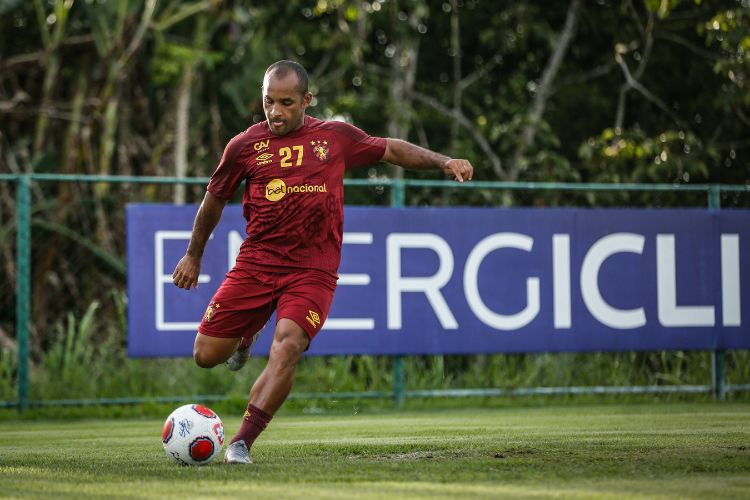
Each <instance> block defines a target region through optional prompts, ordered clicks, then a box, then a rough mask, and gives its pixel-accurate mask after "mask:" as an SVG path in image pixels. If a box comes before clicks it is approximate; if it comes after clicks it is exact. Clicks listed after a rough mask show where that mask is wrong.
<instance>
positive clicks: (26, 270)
mask: <svg viewBox="0 0 750 500" xmlns="http://www.w3.org/2000/svg"><path fill="white" fill-rule="evenodd" d="M16 192H17V196H16V221H17V222H16V231H17V233H16V234H17V236H16V294H17V295H16V341H17V342H18V380H17V383H18V411H23V410H24V409H26V407H28V404H29V324H30V321H29V318H30V315H29V313H30V309H31V308H30V303H31V286H30V284H31V177H30V176H28V175H22V176H21V177H19V179H18V186H17V188H16Z"/></svg>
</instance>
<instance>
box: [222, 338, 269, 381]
mask: <svg viewBox="0 0 750 500" xmlns="http://www.w3.org/2000/svg"><path fill="white" fill-rule="evenodd" d="M260 334H261V330H258V331H257V332H255V333H253V334H248V335H245V336H243V337H242V339H241V340H240V343H239V344H238V345H237V350H235V351H234V354H232V355H231V356H230V357H229V359H227V367H228V368H229V369H230V370H232V371H233V372H236V371H237V370H239V369H241V368H242V367H243V366H245V364H246V363H247V360H248V359H250V353H251V352H252V350H253V346H254V345H255V342H257V341H258V338H259V337H260Z"/></svg>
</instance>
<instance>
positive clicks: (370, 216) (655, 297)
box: [127, 204, 750, 357]
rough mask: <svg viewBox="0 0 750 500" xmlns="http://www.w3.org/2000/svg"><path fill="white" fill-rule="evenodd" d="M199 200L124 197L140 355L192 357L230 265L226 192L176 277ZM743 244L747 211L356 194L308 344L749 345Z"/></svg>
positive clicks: (359, 350)
mask: <svg viewBox="0 0 750 500" xmlns="http://www.w3.org/2000/svg"><path fill="white" fill-rule="evenodd" d="M196 211H197V206H192V205H191V206H173V205H146V204H143V205H139V204H136V205H130V206H128V208H127V264H128V299H129V301H128V303H129V312H128V319H129V327H128V329H129V330H128V352H129V355H130V356H136V357H140V356H190V355H191V354H192V346H193V340H194V338H195V333H196V330H197V327H198V324H199V322H200V319H201V318H202V316H203V313H204V311H205V310H206V307H207V305H208V303H209V301H210V299H211V296H212V295H213V293H214V291H215V290H216V289H217V288H218V286H219V285H220V283H221V281H222V280H223V278H224V275H225V273H226V272H227V271H228V270H229V269H230V268H231V267H232V266H233V264H234V260H235V258H236V255H237V252H238V251H239V247H240V245H241V243H242V241H243V239H244V237H245V232H244V227H245V220H244V219H243V218H242V216H241V213H242V211H241V208H240V207H239V206H237V205H229V206H227V207H226V208H225V210H224V216H223V218H222V220H221V222H220V223H219V225H218V226H217V227H216V230H215V231H214V233H213V235H212V236H211V239H210V240H209V242H208V244H207V246H206V251H205V254H204V256H203V266H202V270H201V276H200V280H199V281H200V284H199V287H198V288H197V289H193V290H189V291H187V290H182V289H178V288H177V287H175V286H174V285H173V284H172V278H171V275H172V271H173V270H174V267H175V265H176V264H177V262H178V261H179V259H180V258H181V257H182V256H183V255H184V252H185V249H186V248H187V244H188V241H189V239H190V231H191V227H192V223H193V219H194V217H195V213H196ZM749 256H750V211H744V210H725V211H710V210H699V209H680V210H642V209H531V208H528V209H527V208H511V209H502V208H402V209H396V208H372V207H367V208H365V207H347V208H346V211H345V223H344V245H343V252H342V262H341V266H340V269H339V282H338V289H337V291H336V295H335V298H334V301H333V305H332V307H331V311H330V313H329V316H328V320H327V321H326V323H325V325H324V326H323V329H322V331H321V332H320V333H319V334H318V336H317V337H316V338H315V341H314V342H312V344H311V346H310V350H309V352H308V354H317V355H335V354H464V353H466V354H468V353H496V352H540V351H549V352H562V351H632V350H661V349H670V350H672V349H736V348H745V349H747V348H750V257H749ZM274 325H275V317H272V319H271V321H270V322H269V325H267V327H266V329H265V331H264V333H263V335H262V337H261V339H260V341H259V343H258V344H257V345H256V348H255V349H254V353H255V354H266V353H267V352H268V347H269V346H270V343H271V337H272V333H273V326H274Z"/></svg>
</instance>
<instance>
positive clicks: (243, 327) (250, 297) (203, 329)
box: [193, 267, 274, 368]
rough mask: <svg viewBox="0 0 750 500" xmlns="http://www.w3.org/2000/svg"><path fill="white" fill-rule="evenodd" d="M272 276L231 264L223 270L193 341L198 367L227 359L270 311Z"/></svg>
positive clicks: (264, 320)
mask: <svg viewBox="0 0 750 500" xmlns="http://www.w3.org/2000/svg"><path fill="white" fill-rule="evenodd" d="M272 282H273V277H272V275H268V274H264V273H259V272H256V273H251V272H249V271H246V270H243V269H239V268H238V267H235V268H234V269H232V271H230V272H229V273H228V274H227V277H226V279H225V280H224V281H223V282H222V284H221V286H220V287H219V289H218V290H217V291H216V293H215V294H214V296H213V298H212V299H211V302H210V303H209V305H208V308H207V309H206V312H205V314H204V315H203V320H202V321H201V324H200V326H199V327H198V334H197V335H196V337H195V343H194V345H193V359H194V360H195V363H196V364H197V365H198V366H200V367H202V368H212V367H214V366H216V365H218V364H220V363H224V362H225V361H227V360H228V359H229V358H230V357H231V356H232V355H233V354H234V353H235V352H236V351H237V348H238V347H239V346H240V345H241V343H242V342H243V337H245V336H247V335H248V334H249V335H255V334H257V333H258V332H259V331H260V330H261V329H262V328H263V325H265V324H266V322H267V321H268V318H269V317H270V316H271V314H272V313H273V307H274V304H273V293H272V292H273V283H272Z"/></svg>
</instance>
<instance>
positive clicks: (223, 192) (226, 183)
mask: <svg viewBox="0 0 750 500" xmlns="http://www.w3.org/2000/svg"><path fill="white" fill-rule="evenodd" d="M242 137H243V134H240V135H237V136H236V137H234V138H233V139H232V140H231V141H229V143H228V144H227V147H226V148H224V154H222V155H221V161H220V162H219V165H218V166H217V167H216V170H215V171H214V173H213V174H212V175H211V179H210V180H209V181H208V187H207V189H208V192H209V193H211V194H212V195H214V196H216V197H217V198H221V199H222V200H228V199H230V198H231V197H232V195H233V194H234V192H235V191H236V190H237V187H238V186H239V185H240V183H242V180H243V179H244V178H245V175H246V173H245V166H244V165H243V163H242V162H241V161H239V159H240V158H241V156H242V154H241V153H242V150H243V148H244V145H245V141H243V140H242Z"/></svg>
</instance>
